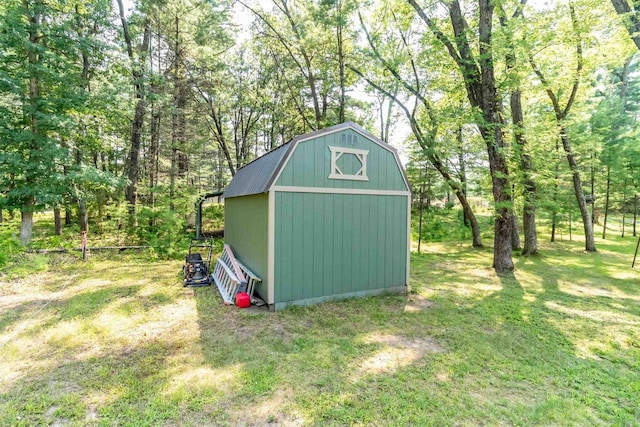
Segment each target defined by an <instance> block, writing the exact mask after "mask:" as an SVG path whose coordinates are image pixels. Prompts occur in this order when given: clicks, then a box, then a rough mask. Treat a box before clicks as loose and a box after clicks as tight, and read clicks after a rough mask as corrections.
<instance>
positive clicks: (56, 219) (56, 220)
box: [53, 206, 62, 236]
mask: <svg viewBox="0 0 640 427" xmlns="http://www.w3.org/2000/svg"><path fill="white" fill-rule="evenodd" d="M53 233H54V234H55V235H56V236H62V218H61V216H60V207H59V206H56V207H54V208H53Z"/></svg>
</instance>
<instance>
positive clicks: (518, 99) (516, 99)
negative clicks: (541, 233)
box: [510, 88, 538, 256]
mask: <svg viewBox="0 0 640 427" xmlns="http://www.w3.org/2000/svg"><path fill="white" fill-rule="evenodd" d="M510 107H511V118H512V120H513V127H514V132H513V133H514V140H515V143H516V147H517V151H518V159H519V160H520V171H521V173H522V186H523V196H524V203H523V208H522V229H523V233H524V247H523V248H522V251H521V252H520V253H521V255H524V256H529V255H535V254H537V253H538V233H537V231H536V200H537V191H538V190H537V187H536V183H535V181H534V180H533V177H532V175H533V162H532V161H531V156H529V154H528V153H527V148H526V146H527V141H526V138H525V136H524V115H523V113H522V92H521V91H520V89H519V88H518V89H516V90H514V91H513V92H512V93H511V96H510Z"/></svg>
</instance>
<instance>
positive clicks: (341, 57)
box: [336, 0, 346, 123]
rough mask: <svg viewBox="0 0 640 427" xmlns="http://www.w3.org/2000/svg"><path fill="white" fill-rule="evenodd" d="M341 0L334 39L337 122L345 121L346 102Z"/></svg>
mask: <svg viewBox="0 0 640 427" xmlns="http://www.w3.org/2000/svg"><path fill="white" fill-rule="evenodd" d="M343 26H344V25H343V16H342V0H338V22H337V25H336V39H337V43H338V71H339V74H340V99H339V102H338V103H339V106H338V122H339V123H343V122H344V121H345V113H344V112H345V103H346V96H345V93H346V88H345V87H346V79H345V67H344V46H343V40H342V27H343Z"/></svg>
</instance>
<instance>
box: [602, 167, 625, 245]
mask: <svg viewBox="0 0 640 427" xmlns="http://www.w3.org/2000/svg"><path fill="white" fill-rule="evenodd" d="M610 188H611V166H609V165H607V188H606V192H605V201H604V220H603V221H604V222H603V225H602V238H603V239H606V238H607V217H608V216H609V191H610ZM623 220H624V217H623Z"/></svg>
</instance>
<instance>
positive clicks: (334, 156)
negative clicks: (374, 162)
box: [329, 146, 369, 181]
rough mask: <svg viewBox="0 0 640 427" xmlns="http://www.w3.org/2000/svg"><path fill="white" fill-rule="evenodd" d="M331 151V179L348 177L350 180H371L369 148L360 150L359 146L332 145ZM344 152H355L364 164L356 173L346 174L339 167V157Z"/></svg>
mask: <svg viewBox="0 0 640 427" xmlns="http://www.w3.org/2000/svg"><path fill="white" fill-rule="evenodd" d="M329 150H330V151H331V170H330V171H329V179H346V180H350V181H369V177H367V155H368V154H369V150H358V149H357V148H346V147H332V146H329ZM343 154H353V155H355V156H356V158H357V159H358V160H359V161H360V163H361V164H362V166H361V167H360V169H359V170H358V171H357V172H356V173H355V174H345V173H343V172H342V171H341V170H340V168H339V167H338V159H339V158H340V157H341V156H342V155H343Z"/></svg>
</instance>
